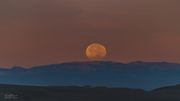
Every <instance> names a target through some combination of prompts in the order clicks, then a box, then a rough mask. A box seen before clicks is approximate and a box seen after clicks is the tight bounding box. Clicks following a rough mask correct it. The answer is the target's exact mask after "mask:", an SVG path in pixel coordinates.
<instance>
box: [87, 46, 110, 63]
mask: <svg viewBox="0 0 180 101" xmlns="http://www.w3.org/2000/svg"><path fill="white" fill-rule="evenodd" d="M85 53H86V56H87V58H89V59H91V60H97V59H98V60H99V59H103V58H104V57H105V56H106V55H107V49H106V47H105V46H104V45H102V44H99V43H93V44H90V45H89V46H88V47H87V48H86V52H85Z"/></svg>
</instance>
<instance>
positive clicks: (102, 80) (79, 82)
mask: <svg viewBox="0 0 180 101" xmlns="http://www.w3.org/2000/svg"><path fill="white" fill-rule="evenodd" d="M0 83H1V84H20V85H40V86H48V85H50V86H73V85H74V86H86V85H89V86H106V87H121V88H122V87H125V88H142V89H146V90H150V89H154V88H159V87H162V86H168V85H176V84H179V83H180V64H176V63H167V62H132V63H128V64H123V63H117V62H109V61H92V62H71V63H62V64H52V65H45V66H36V67H32V68H30V69H25V68H23V67H13V68H12V69H0Z"/></svg>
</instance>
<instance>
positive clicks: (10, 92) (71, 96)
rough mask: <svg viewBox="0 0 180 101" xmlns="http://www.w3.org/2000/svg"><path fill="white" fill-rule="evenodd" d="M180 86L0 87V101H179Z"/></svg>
mask: <svg viewBox="0 0 180 101" xmlns="http://www.w3.org/2000/svg"><path fill="white" fill-rule="evenodd" d="M179 94H180V86H178V85H177V86H172V87H164V88H159V89H156V90H153V91H144V90H142V89H128V88H106V87H90V86H86V87H77V86H67V87H65V86H61V87H40V86H17V85H0V101H180V97H179Z"/></svg>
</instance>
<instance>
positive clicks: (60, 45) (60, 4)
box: [0, 0, 180, 67]
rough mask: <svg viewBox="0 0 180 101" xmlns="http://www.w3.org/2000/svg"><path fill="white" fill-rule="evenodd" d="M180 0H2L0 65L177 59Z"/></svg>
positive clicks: (178, 60)
mask: <svg viewBox="0 0 180 101" xmlns="http://www.w3.org/2000/svg"><path fill="white" fill-rule="evenodd" d="M179 4H180V1H179V0H1V1H0V67H11V66H26V67H31V66H35V65H45V64H54V63H62V62H70V61H84V60H85V61H86V60H87V58H86V56H85V55H84V51H85V48H86V47H87V45H89V44H91V43H94V42H95V43H101V44H104V45H105V46H106V47H107V49H108V55H107V56H106V58H104V60H107V61H117V62H124V63H127V62H131V61H167V62H177V63H180V45H179V43H180V13H179V12H180V6H179Z"/></svg>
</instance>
